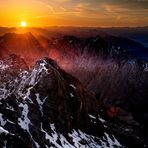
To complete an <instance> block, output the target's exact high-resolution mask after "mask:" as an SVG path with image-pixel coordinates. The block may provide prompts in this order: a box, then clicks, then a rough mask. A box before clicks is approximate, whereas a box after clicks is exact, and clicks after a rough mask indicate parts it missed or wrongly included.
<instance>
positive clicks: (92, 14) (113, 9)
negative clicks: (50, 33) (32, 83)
mask: <svg viewBox="0 0 148 148" xmlns="http://www.w3.org/2000/svg"><path fill="white" fill-rule="evenodd" d="M21 21H26V22H27V24H28V27H43V26H85V27H125V26H127V27H133V26H134V27H135V26H147V25H148V0H0V26H4V27H18V26H19V25H20V22H21Z"/></svg>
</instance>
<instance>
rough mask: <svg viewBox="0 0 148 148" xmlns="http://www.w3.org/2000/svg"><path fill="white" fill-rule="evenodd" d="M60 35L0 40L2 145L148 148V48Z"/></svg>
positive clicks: (102, 36)
mask: <svg viewBox="0 0 148 148" xmlns="http://www.w3.org/2000/svg"><path fill="white" fill-rule="evenodd" d="M55 28H56V27H55ZM55 28H52V29H53V30H52V31H51V30H50V31H49V28H46V30H45V29H39V28H36V29H35V28H30V30H32V31H33V32H31V33H30V32H27V33H9V32H7V33H5V34H3V35H2V36H1V37H0V145H2V146H5V147H16V146H20V147H21V146H22V147H27V148H29V147H37V148H38V147H70V148H73V147H77V148H78V147H92V148H94V147H96V148H97V147H136V146H137V147H147V146H148V141H147V139H148V134H147V133H148V132H147V131H148V126H147V123H148V108H147V105H148V100H147V98H148V93H147V88H148V62H147V60H148V49H147V47H145V46H144V45H143V44H141V43H140V42H137V41H135V40H134V41H133V40H131V39H129V38H125V37H118V36H114V35H109V34H107V33H104V32H102V31H98V32H99V33H98V32H97V31H96V32H95V29H94V31H92V30H91V31H92V32H91V31H90V30H89V29H88V28H82V30H79V32H76V28H70V29H73V31H72V32H71V33H70V34H68V32H66V33H67V35H66V34H65V31H63V32H60V31H59V30H58V29H61V28H57V31H56V32H54V29H55ZM11 29H12V30H11V31H12V32H13V29H15V28H11ZM50 29H51V28H50ZM87 29H88V30H87ZM127 29H128V28H127ZM1 30H3V28H1V29H0V31H1ZM6 30H7V29H6ZM6 30H5V31H6ZM37 30H38V32H37ZM65 30H66V29H65ZM86 30H87V32H86ZM9 31H10V30H9ZM15 31H16V30H15ZM50 32H52V33H51V34H50ZM58 32H59V33H58ZM81 32H83V33H82V34H81ZM90 32H91V33H92V34H91V33H90ZM88 33H90V34H89V36H87V35H88ZM96 33H97V35H95V34H96ZM53 34H54V35H55V36H53ZM74 34H79V35H78V36H77V35H74ZM80 34H81V36H80ZM86 34H87V35H86ZM91 35H92V36H91ZM84 36H85V37H84ZM45 57H46V58H45ZM51 58H52V59H51ZM55 61H56V62H55Z"/></svg>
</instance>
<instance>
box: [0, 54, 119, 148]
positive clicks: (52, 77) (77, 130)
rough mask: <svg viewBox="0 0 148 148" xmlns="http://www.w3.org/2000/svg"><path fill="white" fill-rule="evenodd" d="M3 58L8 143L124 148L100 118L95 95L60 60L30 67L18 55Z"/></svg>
mask: <svg viewBox="0 0 148 148" xmlns="http://www.w3.org/2000/svg"><path fill="white" fill-rule="evenodd" d="M8 59H9V60H8ZM6 61H8V62H6ZM9 61H11V62H9ZM17 61H19V62H17ZM2 62H3V65H1V66H0V71H1V73H2V74H1V75H0V78H1V79H2V78H3V76H4V75H5V79H4V80H3V81H1V83H0V145H1V146H2V147H14V148H15V147H18V146H21V147H25V148H31V147H34V148H36V147H37V148H38V147H58V148H59V147H72V148H73V147H101V146H105V147H112V146H119V147H121V144H120V143H119V142H118V140H117V139H116V138H115V137H114V135H113V134H112V133H111V131H108V130H107V129H105V127H104V125H103V124H102V122H101V120H99V116H98V109H99V108H98V105H97V100H96V99H95V97H94V96H93V94H91V93H89V92H88V91H87V90H86V89H85V88H84V87H83V86H82V84H81V83H80V82H79V81H78V80H77V79H75V78H74V77H72V76H71V75H69V74H67V73H66V72H64V71H63V70H62V69H60V67H59V66H58V65H57V64H56V63H55V61H53V60H51V59H48V58H44V59H43V60H39V61H37V62H36V64H35V66H33V67H32V69H30V70H29V69H28V67H27V66H26V63H25V62H24V61H23V59H19V57H17V56H14V55H13V56H11V57H9V58H7V59H3V60H2ZM12 62H13V67H12ZM18 63H20V64H19V65H18ZM12 70H13V71H12ZM13 73H14V75H12V74H13Z"/></svg>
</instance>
